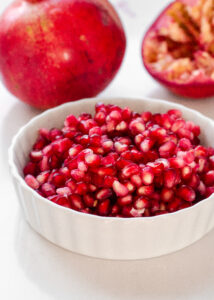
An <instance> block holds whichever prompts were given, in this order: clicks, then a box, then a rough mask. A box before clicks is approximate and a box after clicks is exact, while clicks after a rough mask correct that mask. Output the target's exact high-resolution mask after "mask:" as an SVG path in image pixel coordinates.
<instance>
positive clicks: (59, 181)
mask: <svg viewBox="0 0 214 300" xmlns="http://www.w3.org/2000/svg"><path fill="white" fill-rule="evenodd" d="M65 180H66V179H65V177H64V176H63V175H62V174H59V173H55V174H54V175H53V178H52V181H51V183H52V184H53V185H54V186H56V187H61V186H63V185H64V184H65Z"/></svg>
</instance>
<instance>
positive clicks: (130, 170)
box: [121, 164, 139, 178]
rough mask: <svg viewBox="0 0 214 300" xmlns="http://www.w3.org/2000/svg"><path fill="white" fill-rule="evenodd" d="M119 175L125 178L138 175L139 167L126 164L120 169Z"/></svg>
mask: <svg viewBox="0 0 214 300" xmlns="http://www.w3.org/2000/svg"><path fill="white" fill-rule="evenodd" d="M121 173H122V175H123V176H124V177H125V178H129V177H131V176H132V175H134V174H138V173H139V167H138V166H137V165H136V164H128V165H127V166H125V167H124V168H123V169H122V171H121Z"/></svg>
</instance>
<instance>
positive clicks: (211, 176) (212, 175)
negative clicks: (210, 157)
mask: <svg viewBox="0 0 214 300" xmlns="http://www.w3.org/2000/svg"><path fill="white" fill-rule="evenodd" d="M204 183H205V184H206V186H212V185H214V170H211V171H209V172H207V173H206V174H205V175H204Z"/></svg>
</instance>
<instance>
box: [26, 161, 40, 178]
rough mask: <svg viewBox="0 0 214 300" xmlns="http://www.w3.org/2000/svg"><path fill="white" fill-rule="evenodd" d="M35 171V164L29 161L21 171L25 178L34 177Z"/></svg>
mask: <svg viewBox="0 0 214 300" xmlns="http://www.w3.org/2000/svg"><path fill="white" fill-rule="evenodd" d="M36 169H37V165H36V163H33V162H31V161H30V162H29V163H27V165H26V166H25V167H24V169H23V173H24V176H26V175H28V174H30V175H35V174H36Z"/></svg>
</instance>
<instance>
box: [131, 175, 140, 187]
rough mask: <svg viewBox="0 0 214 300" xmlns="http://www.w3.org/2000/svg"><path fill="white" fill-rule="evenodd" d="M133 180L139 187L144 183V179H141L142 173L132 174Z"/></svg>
mask: <svg viewBox="0 0 214 300" xmlns="http://www.w3.org/2000/svg"><path fill="white" fill-rule="evenodd" d="M131 182H132V183H133V184H134V185H135V186H136V187H139V186H141V185H142V179H141V176H140V175H137V174H135V175H132V176H131Z"/></svg>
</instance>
